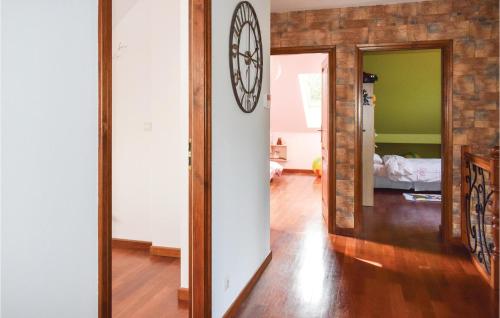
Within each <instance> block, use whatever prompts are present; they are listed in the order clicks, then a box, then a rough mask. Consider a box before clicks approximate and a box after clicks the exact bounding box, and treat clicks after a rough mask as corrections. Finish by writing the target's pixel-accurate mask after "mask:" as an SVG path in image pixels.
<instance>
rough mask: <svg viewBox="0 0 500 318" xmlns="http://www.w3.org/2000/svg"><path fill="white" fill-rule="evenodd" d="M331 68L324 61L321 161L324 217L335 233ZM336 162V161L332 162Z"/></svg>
mask: <svg viewBox="0 0 500 318" xmlns="http://www.w3.org/2000/svg"><path fill="white" fill-rule="evenodd" d="M329 74H330V69H329V63H328V59H326V60H325V61H323V65H322V68H321V79H322V80H321V82H322V84H321V85H322V92H321V94H322V102H321V159H322V160H321V162H322V176H321V187H322V195H321V196H322V209H323V218H324V219H325V222H326V224H327V227H328V232H329V233H334V229H335V220H334V219H333V217H332V215H334V213H333V212H334V211H331V209H332V207H331V198H330V182H333V180H334V179H333V178H332V176H331V172H332V171H331V169H330V168H329V167H330V159H332V161H333V158H331V157H332V156H331V151H333V149H330V146H331V143H330V141H331V140H330V134H329V132H330V127H331V125H330V120H331V119H333V118H330V116H332V114H331V112H330V111H331V109H330V76H329ZM332 164H334V163H332Z"/></svg>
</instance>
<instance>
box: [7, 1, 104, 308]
mask: <svg viewBox="0 0 500 318" xmlns="http://www.w3.org/2000/svg"><path fill="white" fill-rule="evenodd" d="M1 23H2V50H3V51H2V73H1V77H2V100H1V102H2V103H1V104H2V105H1V106H2V114H1V138H2V140H1V152H2V162H1V170H2V193H1V195H2V198H3V201H2V233H1V234H2V260H1V262H2V266H1V267H2V268H1V270H2V286H1V288H2V314H3V317H6V318H10V317H12V318H14V317H23V318H31V317H33V318H35V317H77V318H78V317H81V318H89V317H97V149H98V137H97V132H98V130H97V115H98V112H97V105H98V96H97V87H98V77H97V76H98V65H97V52H98V50H97V0H89V1H58V0H45V1H40V0H23V1H19V0H3V10H2V15H1Z"/></svg>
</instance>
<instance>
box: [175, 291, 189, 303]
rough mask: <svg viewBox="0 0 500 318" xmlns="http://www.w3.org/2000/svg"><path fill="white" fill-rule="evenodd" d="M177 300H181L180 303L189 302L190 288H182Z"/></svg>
mask: <svg viewBox="0 0 500 318" xmlns="http://www.w3.org/2000/svg"><path fill="white" fill-rule="evenodd" d="M177 298H178V299H179V301H187V302H189V288H182V287H180V288H179V289H178V290H177Z"/></svg>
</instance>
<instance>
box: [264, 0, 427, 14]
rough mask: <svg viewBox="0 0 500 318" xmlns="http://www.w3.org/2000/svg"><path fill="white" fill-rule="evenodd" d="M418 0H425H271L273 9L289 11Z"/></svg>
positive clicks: (415, 0) (413, 0)
mask: <svg viewBox="0 0 500 318" xmlns="http://www.w3.org/2000/svg"><path fill="white" fill-rule="evenodd" d="M417 1H424V0H271V11H272V12H288V11H301V10H319V9H331V8H342V7H360V6H371V5H379V4H392V3H404V2H417Z"/></svg>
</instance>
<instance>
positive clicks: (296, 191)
mask: <svg viewBox="0 0 500 318" xmlns="http://www.w3.org/2000/svg"><path fill="white" fill-rule="evenodd" d="M375 200H376V204H375V206H376V207H375V208H373V210H372V209H366V210H365V217H364V220H363V223H364V225H365V232H364V235H363V236H364V239H355V238H348V237H341V236H328V235H327V233H326V228H325V225H324V222H323V219H322V216H321V183H320V181H319V180H317V179H315V177H313V176H308V175H299V174H292V175H284V176H282V177H281V178H277V179H276V180H274V181H273V182H272V184H271V244H272V251H273V260H272V262H271V263H270V265H269V267H268V268H267V270H266V271H265V273H264V274H263V276H262V278H261V279H260V281H259V282H258V283H257V285H256V286H255V288H254V290H253V291H252V293H251V294H250V296H249V298H248V299H247V300H246V301H245V302H244V304H243V305H242V307H241V309H240V311H239V313H238V317H248V318H250V317H252V318H255V317H266V318H270V317H276V318H278V317H290V318H292V317H293V318H295V317H297V318H298V317H304V318H306V317H307V318H310V317H363V318H364V317H495V316H498V309H496V306H497V305H498V304H497V302H496V299H497V298H498V294H492V293H490V290H489V287H488V286H487V285H486V283H485V282H484V281H483V280H482V278H481V277H480V276H479V274H478V273H477V271H476V269H475V268H474V266H473V265H472V264H471V263H470V262H469V260H468V259H467V257H466V254H465V253H463V252H462V251H461V250H455V249H450V248H446V247H444V246H443V245H442V244H440V243H439V240H438V236H437V227H438V225H439V220H440V219H439V218H440V215H439V213H440V211H439V204H435V203H434V204H431V203H424V204H421V203H418V204H416V205H415V204H411V203H408V202H406V201H404V199H403V198H402V196H401V195H400V194H397V193H396V194H395V193H391V192H390V191H389V192H379V193H377V194H376V197H375ZM415 216H418V218H416V217H415Z"/></svg>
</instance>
